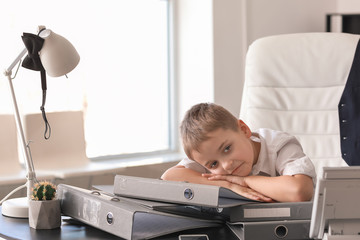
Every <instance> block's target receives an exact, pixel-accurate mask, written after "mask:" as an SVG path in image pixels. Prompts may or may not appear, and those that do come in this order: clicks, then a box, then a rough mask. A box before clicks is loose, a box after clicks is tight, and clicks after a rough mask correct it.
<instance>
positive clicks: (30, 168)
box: [4, 48, 36, 198]
mask: <svg viewBox="0 0 360 240" xmlns="http://www.w3.org/2000/svg"><path fill="white" fill-rule="evenodd" d="M26 53H27V49H26V48H25V49H24V50H23V51H22V52H21V53H20V54H19V55H18V56H17V58H16V59H15V60H14V62H13V63H12V64H11V65H10V66H9V67H8V68H7V69H6V70H5V72H4V75H5V76H6V77H7V78H8V81H9V86H10V91H11V97H12V100H13V106H14V112H15V122H16V127H17V130H18V134H19V136H20V141H21V148H22V150H23V153H24V157H25V164H26V171H27V176H26V177H27V197H28V198H30V197H31V188H32V187H33V185H34V181H36V175H35V170H34V165H33V162H32V159H31V156H30V153H29V150H28V146H27V143H26V140H25V135H24V130H23V127H22V123H21V118H20V113H19V108H18V105H17V101H16V97H15V91H14V87H13V83H12V78H11V73H12V69H13V68H14V67H15V66H16V64H18V63H19V62H20V60H21V59H22V58H23V57H24V56H25V54H26Z"/></svg>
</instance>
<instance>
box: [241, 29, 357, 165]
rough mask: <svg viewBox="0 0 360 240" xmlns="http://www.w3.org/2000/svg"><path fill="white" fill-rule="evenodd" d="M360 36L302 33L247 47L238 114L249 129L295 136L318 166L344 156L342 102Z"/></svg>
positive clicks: (341, 160)
mask: <svg viewBox="0 0 360 240" xmlns="http://www.w3.org/2000/svg"><path fill="white" fill-rule="evenodd" d="M358 41H359V35H352V34H345V33H299V34H285V35H278V36H271V37H265V38H262V39H258V40H256V41H255V42H254V43H252V45H251V46H250V47H249V50H248V53H247V57H246V66H245V85H244V93H243V99H242V106H241V110H240V118H241V119H243V120H244V121H245V122H246V123H247V124H248V125H249V127H250V128H251V129H257V128H271V129H276V130H282V131H285V132H288V133H290V134H293V135H295V136H296V137H297V138H298V140H299V141H300V142H301V144H302V146H303V149H304V151H305V153H306V154H307V155H308V156H309V157H310V158H311V159H312V160H313V162H314V164H315V167H316V169H317V171H319V170H320V168H322V167H323V166H342V165H346V163H345V161H344V160H343V159H342V158H341V150H340V137H339V117H338V103H339V100H340V97H341V94H342V92H343V90H344V86H345V83H346V81H347V78H348V75H349V71H350V68H351V65H352V62H353V58H354V53H355V50H356V46H357V43H358Z"/></svg>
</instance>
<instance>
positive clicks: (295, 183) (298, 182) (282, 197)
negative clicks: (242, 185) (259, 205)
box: [245, 174, 314, 202]
mask: <svg viewBox="0 0 360 240" xmlns="http://www.w3.org/2000/svg"><path fill="white" fill-rule="evenodd" d="M245 182H246V184H247V185H248V186H249V187H250V188H252V189H254V190H256V191H258V192H260V193H262V194H265V195H267V196H269V197H271V198H273V199H274V200H276V201H279V202H302V201H310V200H311V198H312V196H313V192H314V188H313V181H312V178H311V177H309V176H307V175H303V174H297V175H293V176H290V175H283V176H278V177H264V176H248V177H245Z"/></svg>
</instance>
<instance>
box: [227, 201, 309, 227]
mask: <svg viewBox="0 0 360 240" xmlns="http://www.w3.org/2000/svg"><path fill="white" fill-rule="evenodd" d="M312 207H313V202H312V201H308V202H285V203H256V204H247V205H240V206H236V207H232V208H231V210H230V211H229V212H230V220H229V221H230V222H259V221H260V222H263V221H280V220H309V219H310V218H311V212H312Z"/></svg>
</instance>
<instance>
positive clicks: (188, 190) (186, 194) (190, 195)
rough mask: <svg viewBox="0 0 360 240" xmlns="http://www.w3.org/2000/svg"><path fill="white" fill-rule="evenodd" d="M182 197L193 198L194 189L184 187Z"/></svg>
mask: <svg viewBox="0 0 360 240" xmlns="http://www.w3.org/2000/svg"><path fill="white" fill-rule="evenodd" d="M184 197H185V198H186V199H187V200H191V199H193V198H194V191H193V190H192V189H191V188H186V189H185V190H184Z"/></svg>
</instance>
